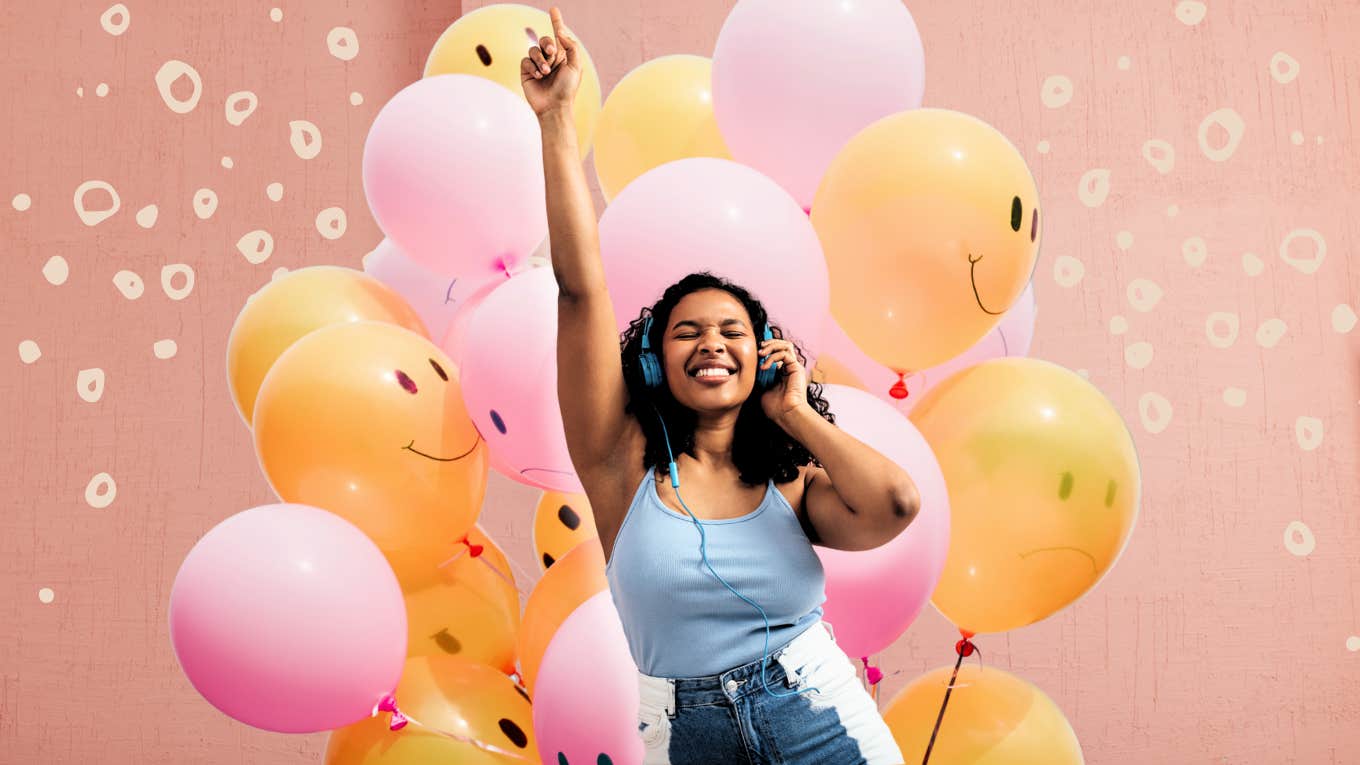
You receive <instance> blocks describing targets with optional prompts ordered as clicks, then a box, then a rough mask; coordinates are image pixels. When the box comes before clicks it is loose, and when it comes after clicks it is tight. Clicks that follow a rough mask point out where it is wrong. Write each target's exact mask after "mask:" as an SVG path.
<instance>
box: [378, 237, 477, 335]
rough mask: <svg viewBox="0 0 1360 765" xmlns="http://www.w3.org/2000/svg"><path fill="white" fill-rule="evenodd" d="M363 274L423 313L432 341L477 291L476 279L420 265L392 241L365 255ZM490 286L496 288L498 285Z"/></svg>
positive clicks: (445, 330) (446, 327) (444, 331)
mask: <svg viewBox="0 0 1360 765" xmlns="http://www.w3.org/2000/svg"><path fill="white" fill-rule="evenodd" d="M364 273H366V274H368V275H369V276H372V277H373V278H375V279H377V280H378V281H380V282H382V283H383V284H386V285H387V286H389V287H391V288H392V289H393V290H396V292H397V294H399V295H401V296H402V297H403V298H405V299H406V302H407V303H410V304H411V307H412V308H414V309H415V310H416V313H418V314H420V320H421V321H422V322H424V323H425V328H426V329H427V330H429V332H430V339H432V340H436V341H438V340H439V339H440V338H442V337H444V335H445V333H447V332H448V328H449V324H450V323H451V322H452V321H453V317H454V316H455V315H456V314H457V313H458V311H459V309H460V308H462V307H464V306H465V305H466V304H467V301H468V298H469V297H470V296H471V295H472V294H474V292H475V290H476V289H477V282H476V281H474V280H471V279H464V278H460V277H457V276H445V275H443V274H439V273H435V272H434V271H431V270H430V269H428V268H426V267H425V266H423V265H421V264H420V263H417V262H416V261H414V260H412V259H411V258H410V257H409V256H407V255H406V253H404V252H402V251H401V248H400V247H398V246H397V244H396V242H393V241H392V240H391V239H383V240H382V241H381V242H379V243H378V246H377V247H375V248H374V249H373V251H372V252H370V253H369V254H368V255H366V256H364ZM488 284H489V285H495V284H496V282H489V283H488ZM451 358H452V357H451ZM454 360H455V361H457V359H454Z"/></svg>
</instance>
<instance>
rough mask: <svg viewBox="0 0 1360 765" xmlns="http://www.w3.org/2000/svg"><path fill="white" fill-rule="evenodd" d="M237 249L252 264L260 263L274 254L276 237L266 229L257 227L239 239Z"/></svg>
mask: <svg viewBox="0 0 1360 765" xmlns="http://www.w3.org/2000/svg"><path fill="white" fill-rule="evenodd" d="M236 249H237V251H239V252H240V253H241V254H242V255H243V256H245V259H246V260H247V261H249V262H250V263H251V264H253V265H259V264H260V263H263V262H265V261H266V260H269V256H270V255H273V254H274V237H272V236H270V235H269V232H268V231H265V230H264V229H256V230H255V231H251V232H250V233H248V234H246V235H245V236H243V237H241V238H240V239H238V240H237V241H236Z"/></svg>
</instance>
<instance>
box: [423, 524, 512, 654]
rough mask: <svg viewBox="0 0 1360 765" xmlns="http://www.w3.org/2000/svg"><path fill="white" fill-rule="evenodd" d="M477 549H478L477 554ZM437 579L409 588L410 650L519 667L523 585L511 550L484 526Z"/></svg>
mask: <svg viewBox="0 0 1360 765" xmlns="http://www.w3.org/2000/svg"><path fill="white" fill-rule="evenodd" d="M473 553H476V555H473ZM454 555H458V556H459V557H458V558H456V559H455V560H454V561H453V562H451V563H448V564H447V565H444V566H442V567H440V569H439V573H438V577H437V579H436V581H435V583H434V584H431V585H429V586H427V587H422V588H420V589H416V590H411V591H408V592H407V593H406V621H407V624H408V625H409V638H408V641H407V647H406V655H407V656H434V655H445V654H449V655H454V656H460V657H462V658H464V659H468V660H470V661H475V662H479V663H482V664H487V665H489V666H492V667H495V668H496V669H498V670H500V671H501V672H504V673H505V674H507V675H508V674H510V673H512V672H514V671H515V633H516V632H518V631H519V590H517V589H515V577H514V574H513V573H511V571H510V563H509V561H507V560H506V558H505V553H504V552H503V551H502V550H501V549H500V547H498V546H497V545H496V543H495V542H494V541H492V539H491V538H490V537H488V536H487V535H486V532H484V531H482V529H481V528H480V527H478V526H473V527H472V528H471V529H470V530H468V544H467V545H465V546H462V549H461V550H459V551H458V552H455V553H454Z"/></svg>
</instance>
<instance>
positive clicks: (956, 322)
mask: <svg viewBox="0 0 1360 765" xmlns="http://www.w3.org/2000/svg"><path fill="white" fill-rule="evenodd" d="M1038 205H1039V194H1038V191H1037V189H1036V188H1035V185H1034V179H1033V178H1032V177H1030V173H1029V169H1028V168H1027V167H1026V166H1025V160H1024V159H1022V158H1021V157H1020V152H1018V151H1016V149H1015V147H1014V146H1012V145H1011V143H1010V142H1009V141H1007V140H1006V137H1005V136H1003V135H1001V133H999V132H997V131H996V130H995V129H994V128H992V127H991V126H990V125H988V124H987V123H985V122H983V121H981V120H979V119H977V118H975V117H970V116H968V115H966V114H961V113H959V112H953V111H948V110H945V109H915V110H912V111H907V112H901V113H898V114H894V115H892V116H889V117H885V118H883V119H881V120H879V121H878V122H875V123H874V124H872V125H870V126H869V127H867V128H865V129H864V130H862V131H860V132H859V133H858V134H857V135H856V136H855V137H854V138H852V139H850V141H849V142H848V143H847V144H846V145H845V146H844V147H843V148H842V149H841V151H840V153H839V154H837V155H836V157H835V158H834V159H833V160H832V161H831V165H830V166H829V167H828V168H827V171H826V174H825V175H824V176H823V177H822V181H821V185H820V186H819V187H818V188H817V196H816V197H815V198H814V200H813V204H812V224H813V226H815V227H816V229H817V234H818V236H819V237H820V239H821V242H822V248H823V250H824V251H825V253H826V260H827V266H828V269H829V271H830V277H831V313H832V314H833V315H834V316H835V317H836V319H837V320H838V321H839V322H840V324H841V327H842V328H843V329H844V330H845V332H846V333H847V334H848V335H850V337H852V338H854V340H855V342H856V343H858V344H859V346H860V348H862V349H864V352H865V353H867V354H869V355H870V356H872V357H873V358H874V359H876V360H878V361H879V363H881V364H883V365H884V366H887V367H889V368H890V369H892V370H893V371H894V372H898V373H906V372H913V371H918V370H922V369H926V368H928V367H932V366H935V365H936V364H939V363H941V362H944V361H948V360H949V359H951V358H953V357H955V356H957V355H958V354H960V353H962V352H963V351H965V350H967V349H968V348H969V347H970V346H971V345H973V343H975V342H977V341H978V340H979V339H981V338H982V336H983V335H985V334H987V332H988V331H990V330H991V329H992V327H994V326H996V324H997V323H998V322H999V321H1000V319H1001V315H1002V314H1003V313H1005V312H1006V310H1007V309H1009V308H1010V307H1011V304H1012V303H1014V302H1015V300H1016V298H1018V297H1019V296H1020V293H1021V292H1023V291H1024V289H1025V285H1026V284H1027V283H1028V282H1029V278H1030V274H1031V273H1032V272H1033V271H1034V263H1035V259H1036V257H1037V256H1038V252H1039V228H1040V227H1039V223H1040V220H1039V210H1038Z"/></svg>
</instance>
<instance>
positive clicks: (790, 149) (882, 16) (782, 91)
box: [713, 0, 925, 208]
mask: <svg viewBox="0 0 1360 765" xmlns="http://www.w3.org/2000/svg"><path fill="white" fill-rule="evenodd" d="M794 41H796V42H794ZM791 44H795V45H796V47H797V53H796V54H794V53H792V52H791V49H790V45H791ZM924 59H925V54H924V51H923V50H922V47H921V36H920V34H919V33H918V32H917V31H916V23H915V22H914V21H913V20H912V18H911V14H910V13H909V12H907V9H906V8H905V7H903V5H902V3H901V0H856V1H855V2H853V3H851V2H828V0H741V2H738V3H737V4H736V7H734V8H733V9H732V12H731V13H729V14H728V16H727V21H725V22H724V23H723V27H722V31H721V32H719V34H718V44H717V46H716V47H715V48H714V50H713V102H714V109H715V111H716V112H717V117H718V126H719V127H720V128H722V135H723V138H724V139H726V142H727V146H728V147H729V148H730V149H731V151H732V156H733V157H735V158H736V159H737V161H739V162H741V163H742V164H746V165H750V166H751V167H753V168H755V169H757V170H759V171H760V172H762V173H764V174H766V175H768V176H770V177H771V178H773V179H774V180H776V181H778V182H779V184H780V185H781V186H783V187H784V188H785V189H787V190H788V192H789V193H790V194H792V195H793V197H794V198H795V199H797V200H798V203H799V204H800V205H802V206H803V207H804V208H807V207H809V206H810V205H811V204H812V199H813V195H814V194H815V193H816V191H817V181H818V180H819V179H820V178H821V177H822V174H823V173H824V172H825V171H826V167H827V165H828V164H830V162H831V159H832V157H834V156H835V155H836V152H837V151H839V150H840V148H841V146H842V145H844V144H845V142H846V141H848V140H850V137H851V136H853V135H854V134H855V133H857V132H859V130H860V129H861V128H863V127H865V126H866V125H868V124H870V123H871V122H873V121H874V120H877V119H879V118H880V117H886V116H888V115H889V114H893V113H895V112H900V111H903V110H905V109H914V108H916V107H918V106H920V105H921V95H922V92H923V91H924V90H925V60H924Z"/></svg>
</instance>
